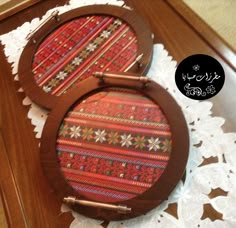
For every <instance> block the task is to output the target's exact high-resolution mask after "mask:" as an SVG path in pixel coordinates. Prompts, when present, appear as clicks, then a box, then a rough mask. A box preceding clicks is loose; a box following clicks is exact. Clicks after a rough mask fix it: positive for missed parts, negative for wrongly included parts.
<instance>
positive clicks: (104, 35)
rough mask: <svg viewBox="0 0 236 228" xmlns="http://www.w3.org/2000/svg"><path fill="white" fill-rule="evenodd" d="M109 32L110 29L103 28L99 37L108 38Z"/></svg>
mask: <svg viewBox="0 0 236 228" xmlns="http://www.w3.org/2000/svg"><path fill="white" fill-rule="evenodd" d="M110 34H111V32H110V31H107V30H104V31H103V32H102V34H101V37H104V38H108V37H109V36H110Z"/></svg>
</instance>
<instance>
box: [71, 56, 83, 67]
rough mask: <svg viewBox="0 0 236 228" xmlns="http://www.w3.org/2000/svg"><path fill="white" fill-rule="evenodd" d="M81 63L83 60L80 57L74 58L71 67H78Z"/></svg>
mask: <svg viewBox="0 0 236 228" xmlns="http://www.w3.org/2000/svg"><path fill="white" fill-rule="evenodd" d="M82 62H83V59H82V58H80V57H75V58H74V60H73V61H72V64H73V65H76V66H79V65H80V64H81V63H82Z"/></svg>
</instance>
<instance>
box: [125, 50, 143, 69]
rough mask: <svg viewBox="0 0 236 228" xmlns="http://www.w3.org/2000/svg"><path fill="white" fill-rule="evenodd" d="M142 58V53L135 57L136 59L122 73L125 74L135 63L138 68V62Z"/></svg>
mask: <svg viewBox="0 0 236 228" xmlns="http://www.w3.org/2000/svg"><path fill="white" fill-rule="evenodd" d="M142 57H143V53H142V54H141V55H138V56H137V57H136V59H135V60H134V61H133V62H132V63H131V64H130V65H129V66H128V67H127V68H126V69H125V70H124V72H127V71H128V70H129V69H130V68H131V67H132V66H134V64H136V63H138V64H139V65H138V66H139V67H140V66H141V65H142V64H141V62H140V60H141V59H142Z"/></svg>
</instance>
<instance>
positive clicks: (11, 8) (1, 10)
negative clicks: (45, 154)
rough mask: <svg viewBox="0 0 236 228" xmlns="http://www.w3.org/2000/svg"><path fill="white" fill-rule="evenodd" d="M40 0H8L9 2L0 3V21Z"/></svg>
mask: <svg viewBox="0 0 236 228" xmlns="http://www.w3.org/2000/svg"><path fill="white" fill-rule="evenodd" d="M39 1H41V0H27V1H26V0H24V1H22V3H20V1H19V0H10V1H9V2H6V3H4V4H3V5H0V21H1V20H3V19H5V18H6V17H9V16H11V15H13V14H15V13H17V12H19V11H21V10H23V9H25V8H27V7H29V6H31V5H33V4H36V3H38V2H39Z"/></svg>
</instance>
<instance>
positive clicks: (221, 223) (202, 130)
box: [0, 0, 236, 228]
mask: <svg viewBox="0 0 236 228" xmlns="http://www.w3.org/2000/svg"><path fill="white" fill-rule="evenodd" d="M97 3H98V4H106V3H109V4H114V5H119V6H121V5H122V4H123V1H116V0H110V1H105V0H87V1H78V0H71V1H70V3H69V5H66V6H63V7H57V9H58V10H59V11H60V13H63V12H65V11H68V10H70V9H73V8H76V7H79V6H83V5H90V4H97ZM53 10H55V8H54V9H52V10H49V11H48V12H47V13H46V15H45V16H44V17H43V19H44V18H46V17H47V16H48V15H50V14H51V12H52V11H53ZM40 21H41V20H40V19H39V18H36V19H34V20H33V21H31V22H30V23H29V22H27V23H25V24H23V25H22V26H21V27H19V28H17V29H16V30H14V31H11V32H9V33H8V34H5V35H2V36H0V41H1V42H2V44H4V45H5V49H4V50H5V55H6V56H7V58H8V62H9V63H10V64H12V73H13V75H16V76H15V80H18V76H17V68H18V62H19V58H20V55H21V52H22V50H23V48H24V46H25V45H26V39H25V37H26V35H27V34H28V33H29V32H30V31H31V30H33V29H34V28H35V27H37V26H38V24H39V23H40ZM175 67H176V62H175V61H173V60H172V57H170V56H169V55H168V52H167V51H166V50H165V49H164V47H163V45H162V44H155V45H154V56H153V60H152V64H151V68H150V70H149V72H148V76H149V77H151V78H152V79H153V80H155V81H156V82H157V83H159V84H161V85H162V86H163V87H164V88H167V89H168V91H169V92H170V93H171V94H172V96H173V97H174V98H175V100H176V101H177V102H178V104H179V105H180V106H181V108H182V110H183V113H184V115H185V118H186V120H187V123H188V127H189V134H190V151H189V159H188V164H187V168H186V179H185V182H183V181H180V182H179V184H178V186H177V187H176V188H175V190H174V191H173V192H172V194H171V195H170V197H169V199H168V200H166V201H165V202H163V203H162V204H161V205H160V206H158V207H157V208H156V209H154V210H152V211H150V212H149V213H148V214H146V215H144V216H140V217H138V218H135V219H131V220H127V221H122V222H110V224H109V226H108V227H109V228H118V227H119V228H120V227H135V228H139V227H140V228H141V227H147V228H148V227H150V228H153V227H168V228H172V227H173V228H175V227H179V228H183V227H197V228H198V227H207V228H209V227H219V228H222V227H227V228H228V227H232V228H233V227H236V212H235V211H236V169H235V164H236V133H224V132H223V130H222V128H221V126H222V125H223V123H224V121H225V120H224V119H223V118H221V117H213V116H212V115H211V114H212V113H211V108H212V103H211V102H208V101H204V102H199V101H194V100H191V99H188V98H186V97H185V96H183V95H182V94H181V93H180V92H179V91H178V89H177V87H176V85H175V81H174V74H175ZM23 105H30V110H29V112H28V118H29V119H30V120H31V122H32V124H33V125H34V126H35V132H36V137H37V138H40V137H41V132H42V129H43V126H44V123H45V120H46V118H47V111H46V110H43V109H42V108H40V107H38V106H37V105H36V104H34V103H32V102H31V101H30V99H29V98H27V97H26V98H25V99H24V100H23ZM210 157H214V160H215V163H210V164H208V163H206V162H204V160H206V159H208V158H210ZM216 190H218V192H222V194H212V195H213V196H211V197H210V196H209V194H210V193H214V192H217V191H216ZM172 204H175V207H176V214H177V216H173V215H171V214H169V213H168V212H167V211H166V209H167V208H168V206H169V205H172ZM206 207H208V208H209V207H210V208H211V209H212V210H214V211H216V212H218V213H219V214H220V215H221V216H220V217H221V219H217V220H214V219H210V218H208V217H207V216H205V215H204V208H206ZM61 210H62V212H66V211H70V209H69V208H67V207H66V206H65V205H62V208H61ZM72 215H73V216H74V217H75V220H74V221H73V222H72V223H71V225H70V227H73V228H75V227H78V228H80V227H88V228H93V227H101V225H100V224H101V223H102V221H97V220H93V219H89V218H87V217H84V216H82V215H79V214H77V213H75V212H72Z"/></svg>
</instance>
